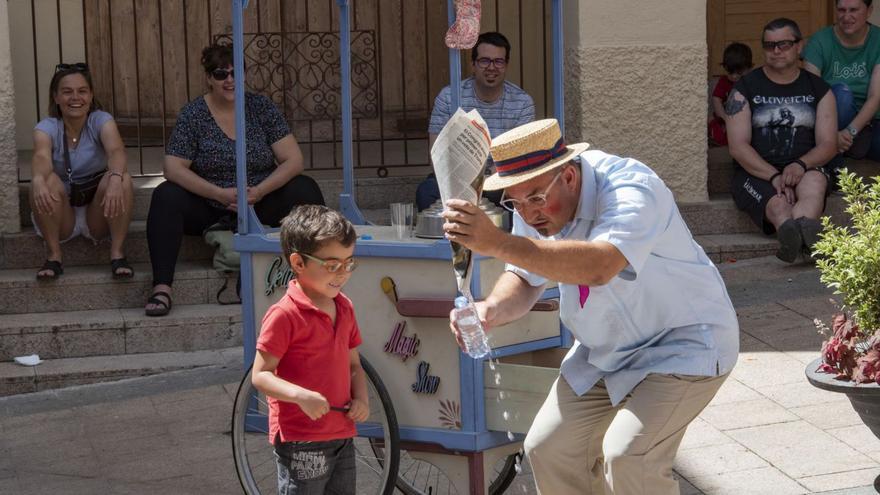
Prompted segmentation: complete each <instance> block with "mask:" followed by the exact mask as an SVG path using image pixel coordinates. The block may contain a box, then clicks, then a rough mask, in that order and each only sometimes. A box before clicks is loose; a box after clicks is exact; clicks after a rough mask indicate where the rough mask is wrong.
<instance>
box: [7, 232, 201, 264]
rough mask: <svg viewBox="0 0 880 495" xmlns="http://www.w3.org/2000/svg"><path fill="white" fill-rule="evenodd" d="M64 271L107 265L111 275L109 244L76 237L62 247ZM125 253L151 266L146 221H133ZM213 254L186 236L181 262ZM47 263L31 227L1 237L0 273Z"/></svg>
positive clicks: (132, 261) (137, 261)
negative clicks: (76, 267) (78, 267)
mask: <svg viewBox="0 0 880 495" xmlns="http://www.w3.org/2000/svg"><path fill="white" fill-rule="evenodd" d="M63 252H64V271H65V274H67V270H68V269H69V268H71V267H75V266H78V265H97V264H100V265H107V273H110V242H109V241H108V240H104V241H101V242H98V243H97V244H95V243H93V242H92V241H89V240H87V239H83V238H82V237H77V238H76V239H72V240H71V241H69V242H66V243H64V245H63ZM125 254H126V257H127V258H128V261H129V263H149V261H150V252H149V250H148V249H147V226H146V222H145V221H143V220H135V221H132V222H131V227H130V228H129V232H128V238H127V239H126V241H125ZM213 255H214V251H213V250H212V249H211V248H210V247H208V245H207V244H205V242H204V241H203V240H202V238H201V237H197V236H184V237H183V244H182V245H181V248H180V256H179V257H178V259H179V260H180V261H193V260H210V259H211V257H212V256H213ZM45 260H46V249H45V246H44V244H43V239H42V238H40V237H39V236H37V235H36V233H34V230H33V228H31V227H28V228H25V229H24V230H22V232H16V233H14V234H0V270H5V269H15V268H39V267H40V266H42V265H43V262H44V261H45Z"/></svg>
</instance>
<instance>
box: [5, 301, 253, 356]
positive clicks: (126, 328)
mask: <svg viewBox="0 0 880 495" xmlns="http://www.w3.org/2000/svg"><path fill="white" fill-rule="evenodd" d="M241 322H242V320H241V306H240V305H227V306H221V305H218V304H191V305H175V306H174V307H173V309H172V310H171V313H170V314H168V315H166V316H163V317H149V316H146V315H144V310H143V308H142V307H139V308H125V309H103V310H87V311H62V312H57V313H24V314H12V315H4V316H3V317H2V318H0V361H11V360H12V359H13V358H14V357H16V356H23V355H29V354H38V355H41V356H43V357H44V358H47V359H57V358H72V357H88V356H107V355H116V354H141V353H145V352H171V351H196V350H209V349H219V348H224V347H231V346H237V345H241V342H242V323H241Z"/></svg>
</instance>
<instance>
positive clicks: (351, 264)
mask: <svg viewBox="0 0 880 495" xmlns="http://www.w3.org/2000/svg"><path fill="white" fill-rule="evenodd" d="M299 255H300V256H305V257H306V258H308V259H310V260H312V261H317V262H318V263H320V264H321V266H323V267H324V269H325V270H327V271H328V272H329V273H336V272H338V271H339V269H340V268H342V269H343V270H345V271H346V272H348V273H351V272H353V271H354V269H355V268H357V266H358V262H357V260H356V259H354V258H349V259H347V260H345V261H340V260H337V259H328V260H322V259H321V258H318V257H317V256H312V255H311V254H306V253H299Z"/></svg>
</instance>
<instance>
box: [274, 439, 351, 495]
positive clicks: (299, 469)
mask: <svg viewBox="0 0 880 495" xmlns="http://www.w3.org/2000/svg"><path fill="white" fill-rule="evenodd" d="M275 463H276V465H277V466H278V495H323V494H325V493H328V494H334V495H336V494H340V495H342V494H350V495H355V483H356V481H357V478H356V472H357V471H356V469H355V459H354V443H353V442H352V439H351V438H344V439H340V440H328V441H325V442H280V441H278V442H276V443H275Z"/></svg>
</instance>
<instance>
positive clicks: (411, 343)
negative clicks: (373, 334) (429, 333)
mask: <svg viewBox="0 0 880 495" xmlns="http://www.w3.org/2000/svg"><path fill="white" fill-rule="evenodd" d="M405 331H406V322H405V321H401V322H399V323H398V324H397V325H395V327H394V332H393V333H392V334H391V338H390V339H388V342H385V352H388V353H391V354H394V355H397V356H400V357H401V358H402V359H403V362H406V360H407V359H409V358H411V357H415V355H416V354H418V353H419V344H420V342H419V334H417V333H414V334H412V337H407V336H405V335H404V334H403V333H404V332H405Z"/></svg>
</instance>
